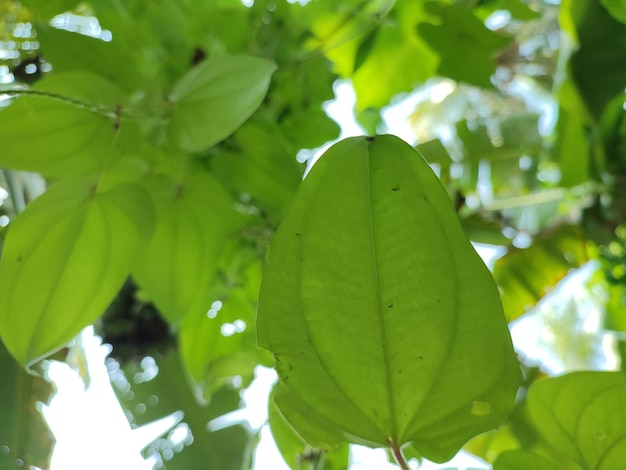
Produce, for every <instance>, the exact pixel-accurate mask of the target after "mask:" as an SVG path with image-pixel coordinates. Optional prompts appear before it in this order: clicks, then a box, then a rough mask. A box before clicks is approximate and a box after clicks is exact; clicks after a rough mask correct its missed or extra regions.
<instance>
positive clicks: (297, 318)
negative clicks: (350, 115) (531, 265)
mask: <svg viewBox="0 0 626 470" xmlns="http://www.w3.org/2000/svg"><path fill="white" fill-rule="evenodd" d="M329 240H332V241H333V243H329V242H328V241H329ZM258 332H259V344H260V345H261V346H262V347H264V348H266V349H269V350H271V351H272V353H274V355H275V357H276V362H277V363H276V368H277V370H278V373H279V376H280V378H281V380H282V382H283V384H285V385H286V386H287V388H288V389H289V392H290V393H292V394H293V395H294V396H295V397H296V398H297V399H298V400H300V401H301V402H302V403H303V405H302V408H303V409H304V407H305V406H306V407H310V408H311V409H314V410H315V412H316V413H317V414H319V416H320V417H321V418H323V419H324V420H326V421H328V422H330V423H331V426H329V427H328V430H329V431H332V429H333V427H335V428H337V429H340V430H342V431H343V441H351V442H359V443H366V444H368V445H373V446H387V445H389V444H390V443H392V444H396V445H402V444H405V443H409V442H414V445H415V447H416V449H417V450H418V451H419V452H420V453H421V454H423V455H424V456H425V457H427V458H429V459H431V460H435V461H446V460H448V459H449V458H451V457H452V456H453V455H454V454H455V453H456V451H457V450H458V449H459V448H460V447H461V446H462V445H463V444H464V443H465V441H467V440H468V439H469V438H470V437H472V436H474V435H476V434H478V433H480V432H483V431H486V430H488V429H491V428H493V427H496V426H498V425H499V424H500V423H502V421H503V420H504V417H505V416H506V413H507V412H508V411H509V410H510V409H511V407H512V405H513V397H514V395H515V392H516V390H517V386H518V383H519V379H520V372H519V368H518V365H517V360H516V358H515V355H514V353H513V349H512V346H511V340H510V336H509V333H508V330H507V327H506V323H505V321H504V316H503V314H502V307H501V305H500V301H499V299H498V293H497V290H496V287H495V285H494V282H493V279H492V278H491V275H490V274H489V271H488V270H487V268H486V267H485V266H484V264H483V263H482V261H481V260H480V258H479V257H478V255H477V254H476V252H475V251H474V250H473V248H472V247H471V245H470V244H469V242H468V240H467V238H465V235H464V234H463V231H462V228H461V226H460V224H459V221H458V219H457V218H456V214H455V212H454V209H453V208H452V205H451V203H450V200H449V198H448V195H447V193H446V192H445V190H444V189H443V187H442V186H441V184H440V183H439V181H438V180H437V178H436V177H435V175H434V174H433V172H432V170H431V169H430V168H429V166H428V165H427V164H426V162H424V160H423V159H422V158H421V157H420V156H419V154H417V153H416V152H415V150H413V149H412V148H411V147H410V146H409V145H407V144H406V143H404V142H402V141H401V140H399V139H398V138H396V137H393V136H379V137H374V138H363V137H358V138H351V139H347V140H344V141H342V142H340V143H338V144H336V145H334V146H333V147H331V149H329V150H328V151H327V152H326V153H325V154H324V156H323V157H322V158H321V159H320V161H319V162H318V163H316V165H315V166H314V167H313V169H312V170H311V172H310V174H309V176H308V177H307V178H306V179H305V180H304V183H303V184H302V186H301V188H300V190H299V192H298V194H297V195H296V199H295V202H294V205H293V207H292V209H291V211H290V212H289V213H288V215H287V216H286V217H285V219H284V221H283V223H282V225H281V227H280V228H279V230H278V232H277V233H276V235H275V237H274V240H273V242H272V246H271V249H270V257H269V260H268V264H267V267H266V270H265V273H264V277H263V282H262V287H261V295H260V300H259V313H258ZM459 383H463V387H459V386H458V384H459ZM292 425H294V423H292ZM294 427H295V425H294ZM297 430H298V431H300V429H297ZM333 432H334V431H333ZM334 441H336V442H334V443H336V444H338V443H340V442H342V439H341V438H340V437H338V436H337V437H336V438H335V439H334Z"/></svg>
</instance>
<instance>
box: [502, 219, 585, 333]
mask: <svg viewBox="0 0 626 470" xmlns="http://www.w3.org/2000/svg"><path fill="white" fill-rule="evenodd" d="M587 260H588V254H587V250H586V246H585V240H584V238H583V236H582V233H581V231H580V230H579V229H578V228H577V227H575V226H570V225H564V226H561V227H558V228H557V229H553V230H550V231H546V232H545V233H542V234H540V235H538V236H536V237H535V238H534V239H533V244H532V245H531V246H530V247H529V248H525V249H516V248H511V249H510V250H509V252H508V253H507V254H506V255H504V256H503V257H502V258H499V259H498V260H497V261H496V263H495V265H494V270H493V276H494V278H495V280H496V283H497V284H498V287H499V288H500V295H501V298H502V304H503V305H504V313H505V314H506V317H507V319H508V320H509V321H513V320H515V319H516V318H518V317H519V316H521V315H523V314H524V313H525V312H526V311H527V310H529V309H530V308H532V307H534V306H535V305H536V304H537V302H539V300H541V299H542V298H543V296H544V295H545V294H546V293H547V292H548V291H549V290H550V289H551V288H553V287H554V286H556V284H557V283H558V282H559V281H560V280H561V279H563V278H564V277H565V276H566V275H567V273H568V272H569V271H570V270H571V269H574V268H578V267H580V266H582V264H583V263H585V262H586V261H587Z"/></svg>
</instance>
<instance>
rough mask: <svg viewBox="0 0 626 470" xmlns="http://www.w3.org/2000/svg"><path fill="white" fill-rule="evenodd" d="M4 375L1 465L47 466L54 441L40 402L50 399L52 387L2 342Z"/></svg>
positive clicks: (0, 414) (0, 403)
mask: <svg viewBox="0 0 626 470" xmlns="http://www.w3.org/2000/svg"><path fill="white" fill-rule="evenodd" d="M0 377H2V382H3V385H2V387H0V417H1V419H0V468H7V469H9V468H11V469H12V468H19V467H24V468H29V467H30V466H31V465H32V466H36V467H39V468H47V465H48V462H49V460H50V454H51V452H52V444H53V442H54V441H53V437H52V435H51V434H50V431H49V430H48V428H47V427H46V425H45V424H44V421H43V418H42V416H41V414H40V412H39V410H38V406H37V402H42V403H46V402H47V401H48V399H49V398H50V394H51V393H52V386H51V385H50V384H49V383H48V382H46V381H45V380H44V379H43V378H42V377H38V376H35V375H31V374H28V373H26V371H25V370H24V368H23V367H22V366H21V365H20V364H18V363H17V362H16V361H15V359H13V358H12V357H11V355H10V353H9V352H8V351H7V350H6V348H5V347H4V345H3V344H2V343H1V342H0ZM19 461H21V462H22V464H21V465H19V464H18V462H19Z"/></svg>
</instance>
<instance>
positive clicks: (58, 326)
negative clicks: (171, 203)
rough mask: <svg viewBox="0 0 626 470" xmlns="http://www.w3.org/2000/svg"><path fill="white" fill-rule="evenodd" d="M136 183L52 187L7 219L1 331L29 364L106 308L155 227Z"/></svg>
mask: <svg viewBox="0 0 626 470" xmlns="http://www.w3.org/2000/svg"><path fill="white" fill-rule="evenodd" d="M153 217H154V215H153V208H152V202H151V200H150V199H149V197H148V195H147V194H146V192H145V191H144V190H143V189H142V188H141V187H140V186H139V185H136V184H126V185H121V186H118V187H116V188H114V189H111V190H109V191H106V192H99V191H97V186H96V183H95V182H94V181H93V180H85V179H72V180H69V181H64V182H62V183H59V184H58V185H56V186H54V187H52V188H51V189H50V190H49V191H48V192H46V193H45V194H44V195H43V196H41V197H40V198H39V199H37V200H36V201H34V202H33V203H31V204H30V205H29V206H28V207H27V208H26V210H25V211H24V212H23V213H22V214H20V215H19V217H17V218H16V219H15V220H14V221H13V222H12V224H11V230H10V233H9V234H8V235H7V237H6V242H5V245H4V249H3V254H2V255H3V256H2V263H1V264H0V334H1V335H2V339H3V341H4V342H5V345H6V346H7V349H8V350H9V351H10V352H11V354H13V356H14V357H15V358H16V359H17V360H18V361H19V362H20V363H21V364H27V363H29V362H30V361H33V360H35V359H37V358H40V357H41V356H43V355H44V354H47V353H49V352H51V351H53V350H54V349H56V348H59V347H61V346H62V345H63V344H65V343H67V342H68V341H69V340H71V339H72V338H73V337H74V336H75V335H76V334H78V333H79V332H80V331H81V330H82V329H83V328H84V327H85V326H87V325H89V324H91V323H93V322H94V321H95V320H96V319H97V318H98V317H99V316H100V315H101V314H102V313H103V312H104V310H105V308H106V307H107V305H108V304H109V302H111V300H112V299H113V297H114V296H115V294H116V293H117V291H118V290H119V289H120V287H121V286H122V284H123V283H124V281H125V279H126V277H127V276H128V273H129V272H130V270H131V269H132V267H133V265H134V262H135V260H136V259H137V256H138V255H139V254H140V253H141V249H142V247H143V246H144V245H145V243H146V241H147V240H148V238H149V236H150V235H151V232H152V227H153Z"/></svg>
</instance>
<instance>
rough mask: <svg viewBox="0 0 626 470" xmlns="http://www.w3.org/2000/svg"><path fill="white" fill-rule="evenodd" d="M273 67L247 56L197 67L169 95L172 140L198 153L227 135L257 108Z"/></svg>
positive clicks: (232, 57) (212, 61) (220, 58)
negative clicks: (171, 111) (171, 110)
mask: <svg viewBox="0 0 626 470" xmlns="http://www.w3.org/2000/svg"><path fill="white" fill-rule="evenodd" d="M275 69H276V66H275V65H274V64H273V63H271V62H268V61H267V60H264V59H260V58H258V57H246V56H224V57H217V58H214V59H209V60H207V61H205V62H202V63H201V64H200V65H198V66H196V67H195V68H194V69H192V70H191V71H189V73H187V75H185V76H184V77H183V78H182V79H181V80H180V81H179V82H178V83H177V84H176V86H175V87H174V91H173V92H172V94H171V95H170V99H171V101H172V102H173V103H174V106H175V109H174V115H173V116H172V120H171V122H170V126H169V132H170V135H171V136H172V138H173V139H174V141H175V142H176V143H177V144H178V145H180V147H181V148H182V149H183V150H186V151H189V152H197V151H200V150H203V149H205V148H207V147H210V146H212V145H214V144H216V143H218V142H219V141H221V140H223V139H225V138H226V137H228V136H229V135H230V134H232V133H233V132H235V130H237V128H238V127H239V126H241V125H242V124H243V123H244V122H245V121H246V120H247V119H248V118H249V117H250V116H251V115H252V113H253V112H254V111H256V109H257V108H258V107H259V105H260V104H261V102H262V101H263V98H264V97H265V94H266V93H267V89H268V87H269V83H270V78H271V76H272V73H273V72H274V70H275Z"/></svg>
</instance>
